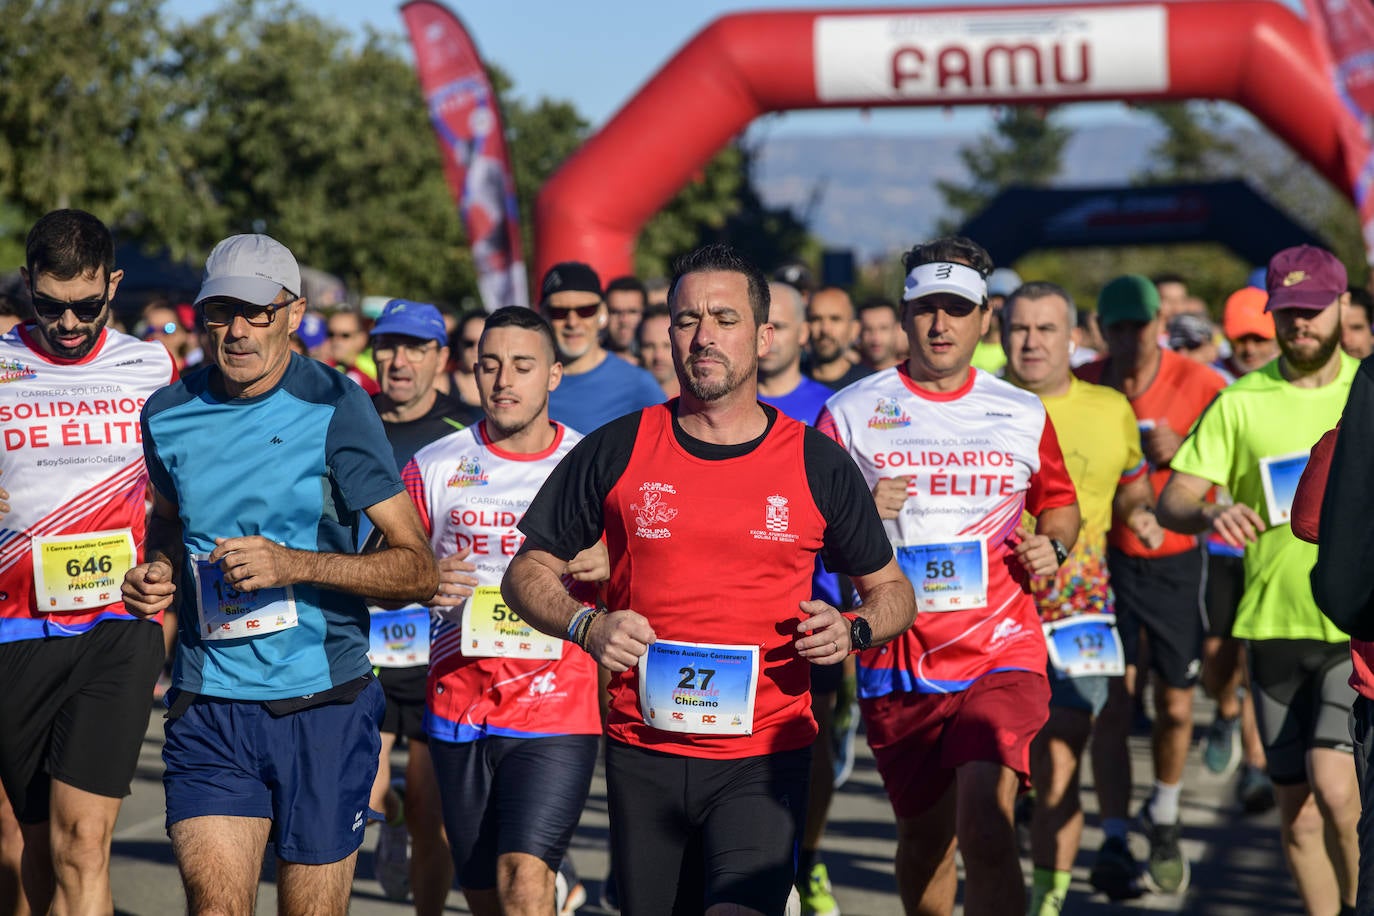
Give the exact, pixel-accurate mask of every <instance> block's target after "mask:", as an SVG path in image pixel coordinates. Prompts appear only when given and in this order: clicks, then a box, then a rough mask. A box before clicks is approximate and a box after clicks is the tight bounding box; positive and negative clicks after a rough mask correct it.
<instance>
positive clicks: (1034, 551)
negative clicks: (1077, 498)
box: [1014, 502, 1080, 576]
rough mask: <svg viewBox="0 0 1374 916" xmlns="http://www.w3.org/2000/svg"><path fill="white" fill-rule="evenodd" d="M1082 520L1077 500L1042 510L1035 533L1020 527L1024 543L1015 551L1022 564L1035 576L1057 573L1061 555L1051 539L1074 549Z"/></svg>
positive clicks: (1018, 530)
mask: <svg viewBox="0 0 1374 916" xmlns="http://www.w3.org/2000/svg"><path fill="white" fill-rule="evenodd" d="M1079 522H1080V517H1079V514H1078V503H1076V502H1075V503H1072V504H1071V505H1067V506H1056V507H1055V508H1053V509H1046V510H1044V511H1043V512H1041V513H1040V516H1039V517H1038V518H1037V519H1036V520H1035V533H1034V534H1032V533H1031V532H1029V531H1027V530H1026V528H1025V527H1024V526H1022V527H1020V528H1017V529H1016V532H1017V534H1019V535H1020V536H1021V542H1020V543H1019V544H1017V545H1016V549H1015V551H1014V553H1015V554H1016V559H1017V561H1018V562H1020V564H1021V567H1022V568H1023V569H1025V571H1026V572H1027V573H1029V574H1030V575H1032V576H1052V575H1054V573H1055V571H1056V570H1057V569H1059V557H1057V556H1056V555H1055V552H1054V545H1053V544H1051V543H1050V541H1052V540H1053V541H1058V542H1059V543H1061V544H1063V545H1064V549H1065V550H1073V545H1074V542H1075V541H1077V540H1078V526H1079Z"/></svg>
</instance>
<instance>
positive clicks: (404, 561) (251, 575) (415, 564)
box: [210, 493, 439, 603]
mask: <svg viewBox="0 0 1374 916" xmlns="http://www.w3.org/2000/svg"><path fill="white" fill-rule="evenodd" d="M364 511H365V512H366V513H367V517H368V518H369V519H371V520H372V524H373V525H375V526H376V527H377V530H378V531H380V532H381V534H382V537H383V538H384V539H385V540H384V543H385V545H386V546H385V547H383V548H382V549H381V550H378V551H376V552H375V553H366V554H342V553H316V552H314V551H309V550H294V549H291V548H289V547H283V546H281V545H280V544H277V543H274V542H272V541H269V540H268V539H267V538H264V537H261V536H258V535H253V536H250V537H237V538H217V539H216V541H215V549H214V551H213V552H212V553H211V554H210V562H212V563H219V564H220V567H221V569H223V570H224V580H225V582H227V583H228V584H229V585H232V586H233V587H234V588H236V589H238V590H239V591H241V592H251V591H257V590H258V589H263V588H277V587H281V586H285V585H295V584H297V583H307V584H310V585H317V586H319V587H321V588H328V589H333V590H335V591H341V592H348V593H350V594H354V595H366V596H368V597H372V598H377V599H380V600H384V601H406V602H421V603H423V602H427V601H429V599H430V598H432V597H433V596H434V593H435V591H436V590H437V589H438V587H439V570H438V566H437V565H436V564H435V561H434V552H433V551H432V550H431V549H430V546H429V538H427V537H426V536H425V531H424V527H423V526H422V525H421V523H420V516H419V514H418V513H417V512H416V511H415V504H414V503H412V502H411V501H410V497H409V496H407V495H406V494H405V493H397V494H396V495H394V496H391V497H389V498H387V499H384V500H382V501H381V502H379V503H376V504H374V505H371V506H368V507H367V509H365V510H364Z"/></svg>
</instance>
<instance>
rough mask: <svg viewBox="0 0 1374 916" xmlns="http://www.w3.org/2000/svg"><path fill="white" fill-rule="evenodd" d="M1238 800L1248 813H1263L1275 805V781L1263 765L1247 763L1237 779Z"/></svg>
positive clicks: (1242, 808)
mask: <svg viewBox="0 0 1374 916" xmlns="http://www.w3.org/2000/svg"><path fill="white" fill-rule="evenodd" d="M1236 801H1237V802H1239V803H1240V807H1241V810H1243V811H1244V812H1245V813H1246V814H1263V813H1265V812H1266V811H1269V810H1271V809H1272V808H1273V807H1274V783H1273V782H1271V781H1270V779H1269V774H1268V773H1266V772H1264V770H1263V769H1262V768H1261V767H1257V766H1251V765H1250V764H1248V763H1247V764H1245V766H1243V767H1241V768H1240V779H1238V780H1236Z"/></svg>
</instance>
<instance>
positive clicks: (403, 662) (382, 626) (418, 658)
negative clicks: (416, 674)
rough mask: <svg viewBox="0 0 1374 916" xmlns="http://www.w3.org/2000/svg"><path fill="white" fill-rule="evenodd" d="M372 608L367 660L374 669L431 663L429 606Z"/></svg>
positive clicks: (409, 666)
mask: <svg viewBox="0 0 1374 916" xmlns="http://www.w3.org/2000/svg"><path fill="white" fill-rule="evenodd" d="M368 611H369V612H370V613H371V614H372V627H371V634H370V636H369V639H368V647H367V660H368V661H369V662H371V663H372V666H373V667H374V668H413V667H415V666H416V665H428V664H429V608H426V607H421V606H420V605H418V604H413V605H411V606H409V607H403V608H401V609H400V610H396V611H384V610H380V609H373V608H368Z"/></svg>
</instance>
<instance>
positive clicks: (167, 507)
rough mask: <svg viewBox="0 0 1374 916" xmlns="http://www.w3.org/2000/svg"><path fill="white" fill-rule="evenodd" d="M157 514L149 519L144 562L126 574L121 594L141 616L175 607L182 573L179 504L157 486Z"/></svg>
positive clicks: (136, 613) (155, 505)
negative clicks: (179, 577) (163, 493)
mask: <svg viewBox="0 0 1374 916" xmlns="http://www.w3.org/2000/svg"><path fill="white" fill-rule="evenodd" d="M150 490H151V492H152V494H153V511H152V512H151V513H150V514H149V516H148V535H147V537H146V538H145V539H144V542H143V543H144V550H143V562H142V563H140V564H139V565H137V566H135V567H134V568H133V569H131V570H129V571H128V572H127V573H125V574H124V582H123V584H122V585H121V586H120V592H121V593H122V594H123V596H124V607H125V609H126V610H127V611H128V612H129V613H130V614H133V615H135V616H137V617H152V616H153V615H154V614H156V613H158V612H159V611H164V610H166V609H167V608H169V607H171V605H172V599H173V598H174V597H175V596H176V590H177V577H178V574H179V573H180V571H181V554H182V550H183V549H184V548H183V546H182V540H181V517H180V515H179V514H178V512H177V506H176V503H174V502H172V501H171V500H170V499H168V498H167V497H165V496H163V495H162V493H161V492H159V491H158V489H157V488H156V487H150Z"/></svg>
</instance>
